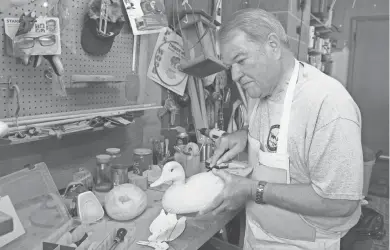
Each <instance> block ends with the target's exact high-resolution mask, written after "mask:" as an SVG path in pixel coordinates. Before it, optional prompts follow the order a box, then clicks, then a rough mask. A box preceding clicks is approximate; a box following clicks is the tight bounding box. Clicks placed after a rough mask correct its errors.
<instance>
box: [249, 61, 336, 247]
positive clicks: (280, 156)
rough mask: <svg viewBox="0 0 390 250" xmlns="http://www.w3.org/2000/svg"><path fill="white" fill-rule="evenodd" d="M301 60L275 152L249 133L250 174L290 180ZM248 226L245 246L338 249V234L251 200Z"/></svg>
mask: <svg viewBox="0 0 390 250" xmlns="http://www.w3.org/2000/svg"><path fill="white" fill-rule="evenodd" d="M299 67H300V66H299V62H298V61H295V66H294V70H293V73H292V76H291V79H290V81H289V84H288V88H287V92H286V96H285V100H284V105H283V114H282V118H281V122H280V128H279V136H278V137H279V138H278V146H277V151H276V153H268V152H263V151H262V150H261V149H260V142H259V141H258V140H257V139H255V138H252V137H251V136H250V135H248V144H249V145H248V155H249V164H250V165H251V166H254V169H253V172H252V175H251V178H252V179H254V180H263V181H266V182H271V183H287V184H290V162H289V155H288V151H287V138H288V124H289V120H290V111H291V105H292V100H293V96H294V90H295V86H296V83H297V81H298V75H299ZM259 103H260V100H259V101H257V103H256V106H255V108H254V109H253V111H252V113H251V117H250V121H249V124H250V126H253V124H254V123H253V122H254V117H255V116H256V113H257V109H258V107H259ZM246 218H247V219H246V220H247V221H246V230H245V242H244V250H249V249H259V250H270V249H273V250H274V249H275V250H298V249H300V250H302V249H305V250H306V249H307V250H317V249H318V250H323V249H327V250H330V249H332V250H338V249H339V238H338V237H335V236H334V235H332V236H327V235H323V234H322V233H321V234H318V232H316V229H315V228H314V227H313V226H311V225H309V224H308V223H307V222H306V221H305V220H304V219H303V218H302V217H301V216H300V215H299V214H296V213H292V212H290V211H287V210H284V209H281V208H278V207H274V206H271V205H267V204H265V205H260V204H256V203H255V202H254V201H250V202H248V203H247V206H246Z"/></svg>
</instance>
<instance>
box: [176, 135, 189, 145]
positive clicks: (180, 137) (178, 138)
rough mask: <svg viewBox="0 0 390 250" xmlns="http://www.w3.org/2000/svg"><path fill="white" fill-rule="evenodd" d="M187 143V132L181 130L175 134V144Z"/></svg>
mask: <svg viewBox="0 0 390 250" xmlns="http://www.w3.org/2000/svg"><path fill="white" fill-rule="evenodd" d="M187 143H188V134H187V133H185V132H183V133H180V134H178V135H177V136H176V145H177V146H179V145H186V144H187Z"/></svg>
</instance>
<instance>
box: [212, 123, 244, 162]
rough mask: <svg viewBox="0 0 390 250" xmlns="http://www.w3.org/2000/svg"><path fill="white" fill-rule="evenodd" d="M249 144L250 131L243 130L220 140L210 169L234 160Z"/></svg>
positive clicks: (217, 142)
mask: <svg viewBox="0 0 390 250" xmlns="http://www.w3.org/2000/svg"><path fill="white" fill-rule="evenodd" d="M247 142H248V130H246V129H242V130H238V131H236V132H233V133H231V134H227V135H224V136H222V137H221V138H219V139H218V140H217V141H216V142H215V146H216V149H215V151H214V155H213V157H212V158H211V162H210V167H213V166H215V165H219V164H221V163H224V162H227V161H229V160H231V159H233V158H234V157H235V156H236V155H238V154H239V153H241V152H242V151H244V149H245V147H246V144H247Z"/></svg>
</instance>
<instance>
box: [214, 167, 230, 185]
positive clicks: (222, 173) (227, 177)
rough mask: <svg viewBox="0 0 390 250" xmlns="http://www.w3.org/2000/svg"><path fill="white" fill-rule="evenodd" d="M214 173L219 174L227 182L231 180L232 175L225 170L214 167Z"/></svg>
mask: <svg viewBox="0 0 390 250" xmlns="http://www.w3.org/2000/svg"><path fill="white" fill-rule="evenodd" d="M213 174H215V175H216V176H219V177H220V178H221V179H222V180H223V181H224V182H225V183H226V182H228V181H230V180H231V175H230V174H229V173H228V172H227V171H225V170H223V169H222V170H218V169H215V168H214V169H213Z"/></svg>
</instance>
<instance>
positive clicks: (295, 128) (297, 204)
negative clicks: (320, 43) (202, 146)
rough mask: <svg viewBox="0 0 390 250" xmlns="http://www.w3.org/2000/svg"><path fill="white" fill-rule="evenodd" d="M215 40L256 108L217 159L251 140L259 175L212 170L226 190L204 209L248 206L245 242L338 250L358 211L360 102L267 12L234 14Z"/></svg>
mask: <svg viewBox="0 0 390 250" xmlns="http://www.w3.org/2000/svg"><path fill="white" fill-rule="evenodd" d="M219 37H220V39H219V42H220V46H221V53H222V58H223V60H224V62H225V63H226V64H228V65H230V66H231V71H232V78H233V80H234V81H236V82H238V83H239V84H240V85H241V86H242V87H243V89H244V90H245V91H246V92H247V94H248V95H249V97H250V101H251V102H250V103H252V104H253V105H249V106H251V108H250V109H249V110H250V111H249V114H248V115H249V117H250V119H249V121H248V126H246V127H245V128H244V129H242V130H239V131H236V132H233V133H230V134H227V135H226V136H223V137H222V138H220V139H219V140H218V141H217V148H216V150H215V155H214V157H213V159H212V162H211V166H213V165H215V164H219V163H221V162H226V161H228V160H230V159H232V158H233V157H235V156H236V155H237V154H238V153H240V152H242V151H244V150H245V148H246V147H247V146H248V160H249V164H250V165H251V166H252V167H253V172H252V174H251V176H250V178H243V177H239V176H235V175H231V174H228V173H227V172H225V171H223V170H213V172H214V174H216V175H218V176H220V177H221V178H222V179H223V180H224V181H225V185H226V187H225V190H224V192H222V194H221V195H219V196H218V197H217V198H216V199H215V200H214V202H213V203H212V204H210V205H209V206H208V207H206V208H205V209H204V210H203V211H201V214H205V213H208V212H213V213H214V214H216V213H219V212H221V211H223V210H235V209H238V208H240V207H242V206H243V205H245V206H246V218H247V219H246V231H245V243H244V249H261V250H267V249H277V250H282V249H283V250H284V249H285V250H298V249H307V250H317V249H318V250H319V249H330V250H333V249H335V250H336V249H340V238H341V237H342V236H343V235H345V234H346V232H347V231H348V230H349V229H350V228H351V227H352V226H353V225H355V224H356V223H357V221H358V219H359V216H360V213H361V210H360V201H361V199H362V198H363V196H362V189H363V154H362V145H361V116H360V111H359V108H358V107H357V105H356V103H355V102H354V101H353V99H352V98H351V96H350V95H349V93H348V92H347V91H346V90H345V88H344V87H343V86H342V85H341V84H340V83H339V82H338V81H337V80H335V79H333V78H331V77H329V76H327V75H325V74H323V73H322V72H321V71H319V70H318V69H316V68H314V67H313V66H311V65H308V64H306V63H303V62H299V61H298V60H297V59H295V57H294V54H293V53H292V52H291V51H290V50H289V42H288V37H287V35H286V32H285V30H284V29H283V27H282V25H281V24H280V22H279V21H278V20H277V19H276V18H275V17H274V16H273V15H272V14H271V13H268V12H266V11H264V10H261V9H245V10H241V11H239V12H236V13H234V14H233V16H232V17H231V19H230V20H229V21H227V22H225V23H224V24H223V26H222V28H221V30H220V36H219Z"/></svg>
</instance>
